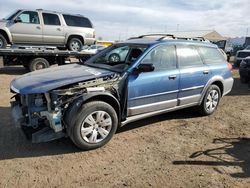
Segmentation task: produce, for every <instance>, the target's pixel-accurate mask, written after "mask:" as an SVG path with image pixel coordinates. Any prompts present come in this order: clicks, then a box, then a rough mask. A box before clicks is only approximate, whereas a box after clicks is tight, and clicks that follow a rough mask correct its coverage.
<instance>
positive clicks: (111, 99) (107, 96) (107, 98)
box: [64, 92, 121, 125]
mask: <svg viewBox="0 0 250 188" xmlns="http://www.w3.org/2000/svg"><path fill="white" fill-rule="evenodd" d="M92 101H102V102H106V103H107V104H109V105H111V106H112V107H113V108H114V110H115V111H116V114H117V117H118V123H119V125H120V122H121V108H120V103H119V101H118V100H117V99H116V98H115V96H113V95H112V94H111V93H103V92H96V93H91V94H86V95H84V96H82V97H79V98H78V99H76V100H74V101H73V102H72V103H71V104H70V106H69V108H68V109H67V111H66V112H65V117H64V119H65V121H66V123H67V124H70V122H69V121H70V120H69V118H70V117H72V116H73V115H75V114H76V113H78V112H79V110H80V109H81V107H82V106H83V105H84V104H86V103H88V102H92ZM71 123H72V124H73V122H71Z"/></svg>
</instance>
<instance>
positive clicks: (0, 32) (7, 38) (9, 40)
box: [0, 29, 11, 44]
mask: <svg viewBox="0 0 250 188" xmlns="http://www.w3.org/2000/svg"><path fill="white" fill-rule="evenodd" d="M0 34H2V35H3V36H4V38H5V39H6V41H7V43H8V44H10V43H11V37H10V36H9V34H8V33H7V32H6V31H5V30H3V29H0Z"/></svg>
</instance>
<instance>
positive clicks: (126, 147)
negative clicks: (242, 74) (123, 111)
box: [0, 67, 250, 187]
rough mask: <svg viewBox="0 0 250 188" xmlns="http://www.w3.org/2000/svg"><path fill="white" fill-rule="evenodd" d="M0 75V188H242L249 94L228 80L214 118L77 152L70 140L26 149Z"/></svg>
mask: <svg viewBox="0 0 250 188" xmlns="http://www.w3.org/2000/svg"><path fill="white" fill-rule="evenodd" d="M23 73H25V70H24V69H23V68H22V67H7V68H4V69H2V70H0V75H1V76H0V89H1V95H0V187H91V186H92V187H249V185H250V124H249V123H250V91H249V90H248V88H247V85H243V84H241V83H240V81H239V78H238V74H237V73H236V71H235V72H234V77H235V84H234V88H233V90H232V92H231V93H230V94H229V95H228V96H226V97H224V98H223V99H222V100H221V103H220V106H219V108H218V110H217V112H216V113H214V114H213V115H212V116H209V117H200V116H199V115H197V113H196V112H195V111H193V110H191V109H186V110H181V111H176V112H172V113H168V114H164V115H161V116H157V117H153V118H148V119H145V120H142V121H138V122H134V123H131V124H129V125H126V126H125V127H123V128H121V129H120V130H119V131H118V133H117V134H116V135H115V136H114V138H113V139H112V140H111V142H110V143H109V144H107V145H106V146H105V147H103V148H100V149H97V150H93V151H87V152H82V151H79V150H78V149H77V148H76V147H75V146H74V145H73V144H72V142H71V141H70V140H69V139H60V140H57V141H53V142H50V143H43V144H31V143H30V142H29V141H27V140H26V138H25V136H24V135H23V133H22V132H21V130H19V129H18V128H15V127H14V126H12V123H11V117H10V105H9V100H10V97H11V96H12V95H11V93H10V92H9V83H10V81H11V80H12V79H13V78H15V77H16V76H18V75H21V74H23Z"/></svg>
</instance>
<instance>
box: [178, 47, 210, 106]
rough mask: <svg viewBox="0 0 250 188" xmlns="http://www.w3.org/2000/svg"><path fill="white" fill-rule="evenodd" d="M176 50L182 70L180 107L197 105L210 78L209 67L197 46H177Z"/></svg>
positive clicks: (179, 96)
mask: <svg viewBox="0 0 250 188" xmlns="http://www.w3.org/2000/svg"><path fill="white" fill-rule="evenodd" d="M176 50H177V57H178V66H179V69H180V87H179V89H180V91H179V95H178V99H179V105H188V104H194V103H197V102H199V100H200V98H201V94H202V91H203V88H204V87H205V85H206V83H207V82H208V80H209V78H210V75H211V73H210V71H209V67H208V66H207V65H206V64H204V62H203V61H202V59H201V57H200V55H199V53H198V50H197V48H196V47H195V46H190V45H177V46H176Z"/></svg>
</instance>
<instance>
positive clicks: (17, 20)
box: [14, 17, 22, 23]
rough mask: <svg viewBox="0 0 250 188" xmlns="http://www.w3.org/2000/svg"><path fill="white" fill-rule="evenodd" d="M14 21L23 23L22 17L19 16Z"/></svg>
mask: <svg viewBox="0 0 250 188" xmlns="http://www.w3.org/2000/svg"><path fill="white" fill-rule="evenodd" d="M14 22H15V23H21V22H22V20H21V18H19V17H17V18H16V19H15V20H14Z"/></svg>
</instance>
